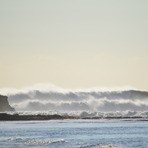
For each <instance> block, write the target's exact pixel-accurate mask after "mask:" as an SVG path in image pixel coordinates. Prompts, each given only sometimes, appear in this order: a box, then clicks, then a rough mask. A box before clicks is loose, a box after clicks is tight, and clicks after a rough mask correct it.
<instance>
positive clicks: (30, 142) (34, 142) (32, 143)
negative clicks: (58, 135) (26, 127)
mask: <svg viewBox="0 0 148 148" xmlns="http://www.w3.org/2000/svg"><path fill="white" fill-rule="evenodd" d="M58 142H65V141H64V140H63V139H60V140H35V139H34V140H28V141H26V142H25V143H24V144H25V145H27V146H37V145H43V144H50V143H58Z"/></svg>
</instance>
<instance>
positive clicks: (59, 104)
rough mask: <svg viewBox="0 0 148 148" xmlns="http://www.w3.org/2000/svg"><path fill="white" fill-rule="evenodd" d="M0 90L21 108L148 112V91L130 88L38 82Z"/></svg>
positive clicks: (92, 112)
mask: <svg viewBox="0 0 148 148" xmlns="http://www.w3.org/2000/svg"><path fill="white" fill-rule="evenodd" d="M43 88H44V89H43ZM0 93H1V94H5V95H7V96H8V99H9V103H10V105H11V106H12V107H14V108H15V110H16V111H17V112H40V113H43V112H44V113H46V112H48V113H51V112H57V113H59V114H60V113H67V114H72V112H73V113H77V114H78V113H79V115H81V116H92V115H93V116H99V115H100V116H101V115H102V114H103V115H104V114H112V113H114V115H116V116H119V115H121V116H123V115H125V114H127V115H130V116H137V115H141V116H142V115H143V116H148V112H147V111H148V92H146V91H140V90H135V89H129V88H126V89H123V88H122V89H119V88H114V89H99V88H94V89H85V90H83V89H79V90H68V89H62V88H58V87H56V86H51V85H44V87H43V85H42V87H39V85H37V86H34V87H30V88H28V89H23V90H12V89H3V90H0Z"/></svg>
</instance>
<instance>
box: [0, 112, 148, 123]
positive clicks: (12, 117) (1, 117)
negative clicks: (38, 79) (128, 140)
mask: <svg viewBox="0 0 148 148" xmlns="http://www.w3.org/2000/svg"><path fill="white" fill-rule="evenodd" d="M64 119H107V120H113V119H119V120H120V119H121V120H128V121H129V120H136V119H137V120H139V121H148V118H143V117H103V118H102V117H76V116H61V115H57V114H55V115H19V114H7V113H0V121H29V120H64Z"/></svg>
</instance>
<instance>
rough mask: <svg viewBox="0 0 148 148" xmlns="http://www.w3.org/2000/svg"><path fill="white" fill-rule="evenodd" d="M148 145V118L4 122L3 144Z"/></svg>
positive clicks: (0, 147)
mask: <svg viewBox="0 0 148 148" xmlns="http://www.w3.org/2000/svg"><path fill="white" fill-rule="evenodd" d="M16 147H20V148H28V147H31V148H34V147H37V148H47V147H48V148H83V147H87V148H89V147H90V148H95V147H98V148H109V147H110V148H113V147H115V148H116V147H124V148H148V122H146V121H123V120H50V121H6V122H0V148H16Z"/></svg>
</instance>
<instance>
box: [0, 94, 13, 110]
mask: <svg viewBox="0 0 148 148" xmlns="http://www.w3.org/2000/svg"><path fill="white" fill-rule="evenodd" d="M6 111H15V110H14V108H12V107H11V106H10V105H9V103H8V97H7V96H2V95H0V112H6Z"/></svg>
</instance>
